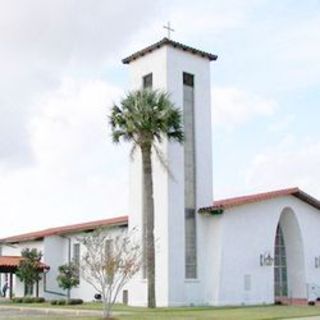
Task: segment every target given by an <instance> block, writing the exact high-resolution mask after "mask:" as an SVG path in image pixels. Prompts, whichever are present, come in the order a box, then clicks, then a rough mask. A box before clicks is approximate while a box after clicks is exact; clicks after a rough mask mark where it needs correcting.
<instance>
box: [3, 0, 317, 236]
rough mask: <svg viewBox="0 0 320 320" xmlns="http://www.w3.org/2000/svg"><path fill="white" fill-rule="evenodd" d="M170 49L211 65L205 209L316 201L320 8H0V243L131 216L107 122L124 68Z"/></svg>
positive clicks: (42, 0)
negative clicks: (250, 201)
mask: <svg viewBox="0 0 320 320" xmlns="http://www.w3.org/2000/svg"><path fill="white" fill-rule="evenodd" d="M167 21H171V25H172V27H173V28H174V29H175V32H174V33H173V35H172V38H173V40H176V41H179V42H182V43H184V44H187V45H190V46H193V47H196V48H199V49H202V50H205V51H208V52H211V53H214V54H217V55H218V56H219V58H218V60H217V61H216V62H214V63H212V66H211V79H212V88H211V91H212V92H211V95H212V113H213V117H212V120H213V181H214V194H213V198H214V199H221V198H225V197H230V196H236V195H241V194H248V193H254V192H260V191H269V190H273V189H278V188H286V187H293V186H298V187H300V188H301V189H302V190H304V191H306V192H308V193H310V194H311V195H313V196H315V197H318V198H320V183H319V181H320V170H319V168H320V140H319V136H320V126H319V124H318V122H319V119H320V105H319V101H320V90H319V87H320V60H319V57H320V32H319V30H320V1H319V0H309V1H298V0H283V1H271V0H224V1H221V0H210V1H208V0H198V1H189V0H183V1H182V0H181V1H180V0H170V1H169V0H161V1H160V0H154V1H149V0H135V1H125V0H118V1H116V2H114V1H105V0H90V1H88V0H55V1H50V0H28V2H23V1H21V0H10V1H9V0H0V71H1V73H0V212H1V217H2V219H1V230H0V238H1V237H4V236H8V235H13V234H18V233H22V232H28V231H33V230H38V229H42V228H47V227H52V226H59V225H64V224H71V223H78V222H84V221H90V220H96V219H104V218H108V217H113V216H120V215H126V214H128V212H129V208H128V192H129V190H128V178H129V172H128V165H129V146H126V145H122V146H115V145H113V144H112V141H111V138H110V128H109V126H108V114H109V111H110V107H111V106H112V104H113V102H114V101H117V99H119V97H121V96H122V95H123V94H124V93H125V92H126V91H127V90H128V85H129V83H128V66H126V65H123V64H122V63H121V59H122V58H124V57H126V56H128V55H129V54H131V53H133V52H134V51H136V50H138V49H141V48H144V47H145V46H147V45H150V44H152V43H154V42H157V41H159V40H160V39H161V38H163V37H164V36H165V35H166V32H165V30H164V29H163V25H164V24H166V22H167Z"/></svg>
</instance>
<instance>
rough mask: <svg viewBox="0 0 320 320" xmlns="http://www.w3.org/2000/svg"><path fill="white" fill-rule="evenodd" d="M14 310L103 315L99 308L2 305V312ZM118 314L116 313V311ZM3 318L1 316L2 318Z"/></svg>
mask: <svg viewBox="0 0 320 320" xmlns="http://www.w3.org/2000/svg"><path fill="white" fill-rule="evenodd" d="M5 311H13V312H17V313H18V312H19V313H28V314H30V313H37V314H47V315H70V316H101V315H102V311H99V310H82V309H63V308H39V307H26V306H23V307H22V306H21V307H20V306H9V305H0V312H5ZM115 314H116V313H115ZM0 319H1V318H0Z"/></svg>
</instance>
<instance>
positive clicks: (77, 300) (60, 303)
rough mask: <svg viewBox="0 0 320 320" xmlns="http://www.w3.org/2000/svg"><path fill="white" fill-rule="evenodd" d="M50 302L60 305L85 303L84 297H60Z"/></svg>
mask: <svg viewBox="0 0 320 320" xmlns="http://www.w3.org/2000/svg"><path fill="white" fill-rule="evenodd" d="M50 303H51V304H52V305H59V306H63V305H66V304H67V305H76V304H83V300H82V299H69V300H65V299H60V300H51V301H50Z"/></svg>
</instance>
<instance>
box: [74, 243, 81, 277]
mask: <svg viewBox="0 0 320 320" xmlns="http://www.w3.org/2000/svg"><path fill="white" fill-rule="evenodd" d="M72 260H73V263H74V264H75V266H76V269H77V275H78V277H80V243H75V244H74V245H73V258H72Z"/></svg>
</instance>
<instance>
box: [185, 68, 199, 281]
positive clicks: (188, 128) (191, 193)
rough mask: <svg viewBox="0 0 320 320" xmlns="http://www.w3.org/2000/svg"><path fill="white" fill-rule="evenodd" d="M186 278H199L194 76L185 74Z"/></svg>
mask: <svg viewBox="0 0 320 320" xmlns="http://www.w3.org/2000/svg"><path fill="white" fill-rule="evenodd" d="M183 121H184V134H185V142H184V199H185V200H184V202H185V277H186V279H195V278H197V238H196V169H195V168H196V166H195V128H194V126H195V125H194V76H193V75H192V74H189V73H185V72H184V73H183Z"/></svg>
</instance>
